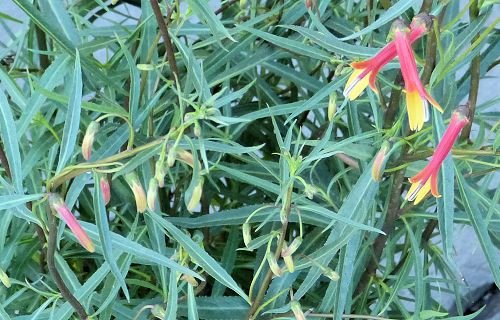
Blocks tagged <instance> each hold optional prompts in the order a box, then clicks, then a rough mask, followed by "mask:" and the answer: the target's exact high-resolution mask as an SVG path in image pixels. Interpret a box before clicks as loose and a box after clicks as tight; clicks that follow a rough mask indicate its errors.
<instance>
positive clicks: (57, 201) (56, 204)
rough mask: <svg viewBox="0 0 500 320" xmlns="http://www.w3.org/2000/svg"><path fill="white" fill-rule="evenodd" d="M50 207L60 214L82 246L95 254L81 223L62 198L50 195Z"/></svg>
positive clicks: (53, 194)
mask: <svg viewBox="0 0 500 320" xmlns="http://www.w3.org/2000/svg"><path fill="white" fill-rule="evenodd" d="M49 206H50V208H51V209H52V210H54V211H56V212H57V213H58V214H59V217H60V218H61V219H63V221H64V222H65V223H66V224H67V225H68V227H69V228H70V229H71V231H72V232H73V234H74V235H75V237H76V238H77V239H78V242H80V244H81V245H82V246H83V247H84V248H85V249H87V251H89V252H94V250H95V249H94V244H93V243H92V240H90V238H89V237H88V235H87V233H86V232H85V230H83V228H82V227H81V226H80V223H79V222H78V220H76V218H75V216H74V215H73V214H72V213H71V211H70V210H69V208H68V206H66V203H64V200H63V199H62V198H61V196H59V195H58V194H56V193H50V194H49Z"/></svg>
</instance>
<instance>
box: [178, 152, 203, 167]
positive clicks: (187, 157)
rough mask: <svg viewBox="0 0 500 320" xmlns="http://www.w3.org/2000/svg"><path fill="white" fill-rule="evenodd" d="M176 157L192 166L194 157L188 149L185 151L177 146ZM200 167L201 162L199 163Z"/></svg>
mask: <svg viewBox="0 0 500 320" xmlns="http://www.w3.org/2000/svg"><path fill="white" fill-rule="evenodd" d="M177 159H179V160H181V161H182V162H184V163H186V164H187V165H189V166H190V167H191V168H194V158H193V154H192V153H191V152H189V151H186V150H184V149H182V148H177ZM200 167H201V164H200Z"/></svg>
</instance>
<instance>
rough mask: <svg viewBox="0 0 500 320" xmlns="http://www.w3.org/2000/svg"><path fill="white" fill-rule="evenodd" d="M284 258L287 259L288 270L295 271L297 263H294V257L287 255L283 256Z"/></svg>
mask: <svg viewBox="0 0 500 320" xmlns="http://www.w3.org/2000/svg"><path fill="white" fill-rule="evenodd" d="M283 260H284V261H285V265H286V268H287V269H288V272H290V273H292V272H294V271H295V264H294V263H293V258H292V256H285V257H283Z"/></svg>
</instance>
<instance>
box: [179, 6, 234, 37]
mask: <svg viewBox="0 0 500 320" xmlns="http://www.w3.org/2000/svg"><path fill="white" fill-rule="evenodd" d="M187 3H188V5H189V8H191V10H193V12H194V13H196V15H197V16H198V18H199V19H200V20H202V21H204V22H205V23H207V24H208V27H209V28H210V30H211V31H212V33H213V35H214V36H216V37H220V38H229V39H231V40H232V41H236V40H234V39H233V37H231V35H230V34H229V32H228V31H227V29H226V28H225V27H224V25H223V24H222V22H221V21H220V20H219V19H218V18H217V16H216V15H215V13H214V11H213V10H212V8H210V7H209V5H208V2H207V1H204V0H188V1H187ZM220 40H221V39H220Z"/></svg>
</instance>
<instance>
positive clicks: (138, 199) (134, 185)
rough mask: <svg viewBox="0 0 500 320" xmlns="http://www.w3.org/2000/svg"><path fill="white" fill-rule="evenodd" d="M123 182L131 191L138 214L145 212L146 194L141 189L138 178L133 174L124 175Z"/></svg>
mask: <svg viewBox="0 0 500 320" xmlns="http://www.w3.org/2000/svg"><path fill="white" fill-rule="evenodd" d="M125 180H126V181H127V183H128V185H129V187H130V189H132V193H133V194H134V198H135V205H136V207H137V211H138V212H141V213H142V212H144V211H146V206H147V201H146V193H145V192H144V189H143V188H142V185H141V182H140V181H139V177H137V174H136V173H135V172H133V171H132V172H130V173H127V174H126V175H125Z"/></svg>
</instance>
